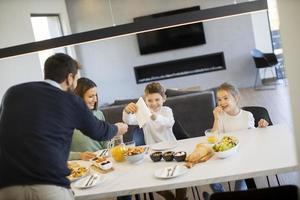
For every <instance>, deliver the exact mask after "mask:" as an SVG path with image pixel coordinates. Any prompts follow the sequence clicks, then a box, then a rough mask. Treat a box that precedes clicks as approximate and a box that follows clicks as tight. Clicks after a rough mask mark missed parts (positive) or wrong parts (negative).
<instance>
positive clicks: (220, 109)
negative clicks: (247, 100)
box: [213, 106, 223, 119]
mask: <svg viewBox="0 0 300 200" xmlns="http://www.w3.org/2000/svg"><path fill="white" fill-rule="evenodd" d="M221 112H223V108H222V107H221V106H217V107H215V109H214V110H213V114H214V118H215V119H219V116H220V113H221Z"/></svg>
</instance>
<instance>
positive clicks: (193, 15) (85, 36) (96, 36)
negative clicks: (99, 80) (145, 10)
mask: <svg viewBox="0 0 300 200" xmlns="http://www.w3.org/2000/svg"><path fill="white" fill-rule="evenodd" d="M267 9H268V5H267V0H257V1H251V2H244V3H238V4H232V5H227V6H221V7H216V8H209V9H204V10H200V11H193V12H189V13H182V14H177V15H173V16H166V17H162V18H159V19H149V20H148V21H143V22H142V23H139V22H134V23H128V24H122V25H118V26H113V27H108V28H102V29H97V30H93V31H87V32H82V33H76V34H72V35H68V36H62V37H58V38H53V39H48V40H43V41H39V42H32V43H27V44H21V45H17V46H12V47H7V48H2V49H0V59H1V58H8V57H13V56H18V55H23V54H28V53H33V52H38V51H42V50H46V49H53V48H58V47H64V46H70V45H77V44H83V43H88V42H93V41H100V40H105V39H110V38H115V37H122V36H127V35H133V34H137V33H142V32H148V31H153V30H158V29H164V28H170V27H175V26H182V25H187V24H193V23H198V22H205V21H210V20H216V19H221V18H227V17H232V16H238V15H244V14H248V13H252V12H258V11H263V10H267ZM113 23H114V22H113Z"/></svg>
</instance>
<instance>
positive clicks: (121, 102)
mask: <svg viewBox="0 0 300 200" xmlns="http://www.w3.org/2000/svg"><path fill="white" fill-rule="evenodd" d="M137 101H138V99H121V100H115V101H114V102H113V103H112V104H111V106H116V105H127V104H129V103H131V102H134V103H135V102H137Z"/></svg>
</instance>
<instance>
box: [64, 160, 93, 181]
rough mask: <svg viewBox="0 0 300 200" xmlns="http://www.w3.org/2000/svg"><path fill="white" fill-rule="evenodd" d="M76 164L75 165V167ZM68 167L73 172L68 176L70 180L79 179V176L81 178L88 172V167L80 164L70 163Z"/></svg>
mask: <svg viewBox="0 0 300 200" xmlns="http://www.w3.org/2000/svg"><path fill="white" fill-rule="evenodd" d="M74 166H75V167H74ZM68 168H69V169H70V171H71V173H70V175H69V176H68V177H67V178H68V179H69V180H70V181H74V180H77V179H78V178H81V177H83V176H85V175H87V173H88V168H86V167H82V166H80V165H79V164H77V163H76V164H74V165H72V164H68Z"/></svg>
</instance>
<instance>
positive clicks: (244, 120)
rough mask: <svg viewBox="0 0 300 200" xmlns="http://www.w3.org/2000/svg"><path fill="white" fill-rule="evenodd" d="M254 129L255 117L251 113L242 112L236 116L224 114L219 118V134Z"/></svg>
mask: <svg viewBox="0 0 300 200" xmlns="http://www.w3.org/2000/svg"><path fill="white" fill-rule="evenodd" d="M250 128H254V117H253V115H252V113H251V112H248V111H245V110H240V112H239V113H238V114H237V115H235V116H232V115H228V114H227V113H226V112H222V113H221V114H220V117H219V132H220V133H229V132H232V131H240V130H245V129H250Z"/></svg>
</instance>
